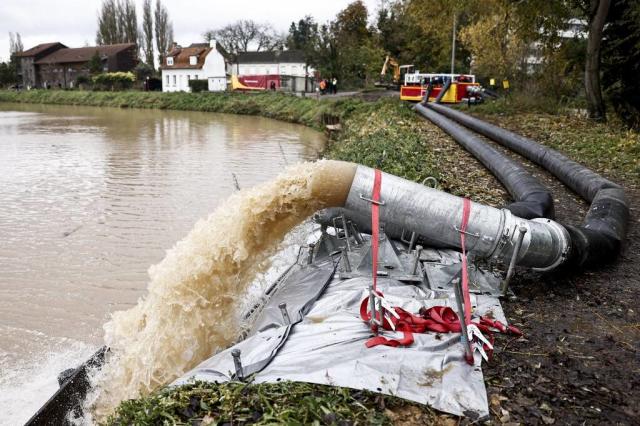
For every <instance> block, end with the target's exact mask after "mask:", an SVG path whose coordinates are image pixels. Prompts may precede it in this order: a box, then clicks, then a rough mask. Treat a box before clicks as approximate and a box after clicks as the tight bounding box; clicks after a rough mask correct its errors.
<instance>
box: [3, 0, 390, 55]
mask: <svg viewBox="0 0 640 426" xmlns="http://www.w3.org/2000/svg"><path fill="white" fill-rule="evenodd" d="M135 2H136V5H137V7H138V23H141V15H142V13H141V10H140V9H141V7H142V0H135ZM350 2H351V0H322V1H308V0H307V1H303V0H271V1H266V0H228V1H221V0H163V3H164V4H165V6H166V7H167V9H168V10H169V16H170V17H171V20H172V21H173V28H174V34H175V39H176V41H177V42H178V43H182V44H187V43H191V42H196V41H199V40H200V39H201V38H202V37H201V35H202V33H203V32H204V31H205V30H207V29H210V28H215V27H219V26H222V25H225V24H227V23H230V22H233V21H235V20H237V19H253V20H255V21H259V22H270V23H272V24H273V25H274V26H275V27H276V29H277V30H279V31H283V32H285V31H287V29H288V28H289V25H290V24H291V21H294V20H295V21H297V20H298V19H300V18H302V17H303V16H305V15H311V16H313V17H314V18H315V19H316V20H317V21H318V22H321V23H322V22H325V21H327V20H329V19H333V17H334V16H335V15H336V14H337V13H338V12H339V11H340V10H342V9H344V8H345V7H346V6H347V5H348V4H349V3H350ZM101 3H102V1H101V0H55V1H51V0H1V6H0V31H1V32H0V60H6V59H7V58H8V56H9V31H11V32H18V33H20V35H21V36H22V42H23V44H24V48H25V49H28V48H30V47H33V46H35V45H36V44H39V43H46V42H51V41H59V42H62V43H64V44H66V45H67V46H69V47H80V46H84V45H85V44H86V43H88V44H91V45H93V44H94V41H95V33H96V20H97V19H96V16H97V11H98V9H99V8H100V5H101ZM364 3H365V4H366V5H367V8H368V9H369V15H370V18H371V17H372V14H373V12H374V11H375V10H376V9H377V6H378V5H379V3H380V0H364Z"/></svg>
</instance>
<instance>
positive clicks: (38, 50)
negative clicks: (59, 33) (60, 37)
mask: <svg viewBox="0 0 640 426" xmlns="http://www.w3.org/2000/svg"><path fill="white" fill-rule="evenodd" d="M58 44H59V45H60V46H61V47H64V48H66V47H67V46H65V45H64V44H62V43H60V42H57V41H55V42H53V43H41V44H39V45H37V46H35V47H32V48H31V49H28V50H25V51H22V52H20V53H16V56H23V57H25V56H36V55H38V54H39V53H42V52H44V51H45V50H47V49H49V48H51V47H54V46H55V45H58Z"/></svg>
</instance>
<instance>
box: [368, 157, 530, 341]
mask: <svg viewBox="0 0 640 426" xmlns="http://www.w3.org/2000/svg"><path fill="white" fill-rule="evenodd" d="M381 186H382V173H381V172H380V170H377V169H376V170H375V174H374V180H373V194H372V196H371V199H372V200H373V202H372V203H371V256H372V262H371V263H372V266H373V271H372V273H373V291H374V293H375V294H377V295H379V296H380V297H383V295H382V293H381V292H379V291H378V290H377V284H378V249H379V241H380V231H379V230H380V204H379V203H380V189H381ZM470 214H471V201H469V200H468V199H467V198H465V199H464V204H463V210H462V223H461V225H460V243H461V247H462V291H463V294H464V305H465V308H464V309H465V323H466V324H471V299H470V297H469V276H468V271H467V253H466V248H465V238H464V237H465V232H466V230H467V225H468V223H469V216H470ZM368 307H369V297H366V298H365V299H364V300H363V301H362V303H361V304H360V318H362V320H363V321H365V322H367V323H369V322H370V321H371V313H370V312H367V309H368ZM393 309H394V310H395V311H396V313H397V314H398V316H399V317H400V318H395V317H393V316H391V317H390V321H391V322H392V323H393V325H394V327H391V324H389V321H388V320H387V319H386V318H385V317H384V316H383V317H381V318H377V319H378V320H379V321H380V323H381V324H382V328H384V329H385V330H393V329H394V328H395V330H396V331H401V332H402V333H403V335H404V336H403V338H402V339H387V338H385V337H382V336H376V337H373V338H371V339H369V340H367V342H366V346H367V348H372V347H374V346H378V345H384V346H392V347H398V346H409V345H411V344H413V342H414V338H413V333H424V332H426V331H432V332H436V333H460V331H461V328H462V327H461V325H460V320H459V318H458V315H457V314H456V313H455V311H454V310H453V309H451V308H450V307H448V306H434V307H432V308H429V309H424V308H423V309H421V310H420V314H419V315H414V314H412V313H410V312H407V311H405V310H404V309H402V308H399V307H394V308H393ZM376 315H379V314H378V313H376ZM476 325H477V326H478V328H479V329H480V330H481V331H482V332H483V333H485V334H487V335H488V337H489V339H490V340H491V341H493V335H492V331H493V330H492V329H495V330H497V331H499V332H502V333H512V334H515V335H518V336H521V335H522V333H521V332H520V330H518V329H517V328H516V327H513V326H508V327H507V326H505V325H504V324H502V323H501V322H500V321H494V320H491V319H489V318H485V317H480V321H479V322H478V323H476Z"/></svg>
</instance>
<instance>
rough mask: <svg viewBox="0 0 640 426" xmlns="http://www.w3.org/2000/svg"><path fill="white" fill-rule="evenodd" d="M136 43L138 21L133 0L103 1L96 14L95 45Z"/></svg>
mask: <svg viewBox="0 0 640 426" xmlns="http://www.w3.org/2000/svg"><path fill="white" fill-rule="evenodd" d="M137 42H138V19H137V16H136V6H135V3H134V2H133V0H118V1H116V0H103V1H102V7H101V8H100V11H99V12H98V30H97V32H96V43H97V44H99V45H105V44H116V43H137Z"/></svg>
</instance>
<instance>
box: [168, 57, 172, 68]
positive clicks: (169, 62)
mask: <svg viewBox="0 0 640 426" xmlns="http://www.w3.org/2000/svg"><path fill="white" fill-rule="evenodd" d="M167 65H169V66H170V67H172V66H173V58H172V57H171V56H169V57H168V58H167Z"/></svg>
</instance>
